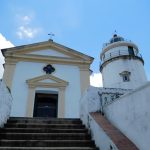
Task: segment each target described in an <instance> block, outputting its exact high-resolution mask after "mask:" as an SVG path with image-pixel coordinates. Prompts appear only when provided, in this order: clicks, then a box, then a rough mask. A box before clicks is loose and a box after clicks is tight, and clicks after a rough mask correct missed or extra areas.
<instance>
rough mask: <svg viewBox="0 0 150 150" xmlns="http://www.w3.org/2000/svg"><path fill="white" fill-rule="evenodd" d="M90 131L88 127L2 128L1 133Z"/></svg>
mask: <svg viewBox="0 0 150 150" xmlns="http://www.w3.org/2000/svg"><path fill="white" fill-rule="evenodd" d="M7 132H11V133H31V132H32V133H43V132H45V133H88V130H87V129H56V128H2V129H0V133H7Z"/></svg>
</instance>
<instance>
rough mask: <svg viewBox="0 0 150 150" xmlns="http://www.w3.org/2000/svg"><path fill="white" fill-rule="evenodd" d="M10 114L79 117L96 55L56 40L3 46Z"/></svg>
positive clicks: (4, 76)
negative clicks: (61, 43)
mask: <svg viewBox="0 0 150 150" xmlns="http://www.w3.org/2000/svg"><path fill="white" fill-rule="evenodd" d="M2 54H3V56H4V57H5V64H4V68H5V70H4V75H3V79H4V81H5V83H6V85H7V86H8V87H9V89H10V91H11V94H12V97H13V104H12V111H11V116H17V117H56V118H78V117H79V105H80V97H81V94H82V93H83V91H85V90H86V88H87V87H88V86H89V84H90V80H89V77H90V65H91V63H92V61H93V58H92V57H90V56H87V55H85V54H82V53H80V52H78V51H76V50H73V49H70V48H68V47H65V46H63V45H60V44H58V43H56V42H54V41H53V40H48V41H45V42H40V43H34V44H29V45H23V46H17V47H13V48H8V49H3V50H2Z"/></svg>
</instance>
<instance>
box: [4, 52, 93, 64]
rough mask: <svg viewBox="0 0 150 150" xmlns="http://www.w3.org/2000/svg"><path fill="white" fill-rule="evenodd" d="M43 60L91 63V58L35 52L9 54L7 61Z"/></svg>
mask: <svg viewBox="0 0 150 150" xmlns="http://www.w3.org/2000/svg"><path fill="white" fill-rule="evenodd" d="M19 61H25V62H42V63H51V64H68V65H69V64H70V65H72V64H75V65H78V64H83V63H84V64H89V65H90V64H91V63H92V61H90V60H83V59H79V58H68V57H55V56H42V55H34V54H22V55H21V54H13V55H10V54H7V57H6V63H9V62H10V63H12V62H15V63H16V62H19Z"/></svg>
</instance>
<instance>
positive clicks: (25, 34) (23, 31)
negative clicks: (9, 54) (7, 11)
mask: <svg viewBox="0 0 150 150" xmlns="http://www.w3.org/2000/svg"><path fill="white" fill-rule="evenodd" d="M33 19H34V17H33V15H25V16H22V15H17V22H18V27H17V31H16V35H17V36H18V37H19V39H32V38H34V37H36V36H37V35H38V34H39V33H40V32H41V28H39V27H33V25H32V24H33Z"/></svg>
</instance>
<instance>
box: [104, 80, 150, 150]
mask: <svg viewBox="0 0 150 150" xmlns="http://www.w3.org/2000/svg"><path fill="white" fill-rule="evenodd" d="M105 114H106V117H107V118H108V119H109V120H110V121H111V122H112V123H113V124H114V125H115V126H116V127H117V128H119V129H120V130H121V131H122V132H123V133H124V134H125V135H126V136H127V137H128V138H129V139H130V140H131V141H133V142H134V143H135V144H136V146H137V147H138V148H139V149H140V150H148V149H149V144H150V82H148V83H147V84H145V85H144V86H142V87H140V88H138V89H136V90H134V91H133V92H131V93H129V94H126V95H124V96H122V97H121V98H120V99H118V101H115V102H114V103H112V104H111V105H108V106H107V107H106V108H105Z"/></svg>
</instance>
